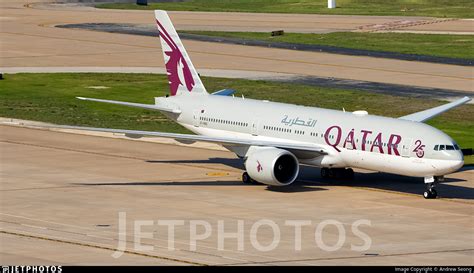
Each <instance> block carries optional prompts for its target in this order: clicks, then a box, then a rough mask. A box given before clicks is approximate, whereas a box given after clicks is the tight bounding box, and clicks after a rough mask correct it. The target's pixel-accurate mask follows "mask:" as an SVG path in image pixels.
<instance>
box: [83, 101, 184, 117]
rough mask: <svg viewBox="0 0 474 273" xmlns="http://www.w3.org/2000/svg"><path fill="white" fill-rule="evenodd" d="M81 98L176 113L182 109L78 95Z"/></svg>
mask: <svg viewBox="0 0 474 273" xmlns="http://www.w3.org/2000/svg"><path fill="white" fill-rule="evenodd" d="M77 98H78V99H80V100H88V101H97V102H105V103H111V104H117V105H124V106H131V107H137V108H144V109H150V110H158V111H165V112H171V113H175V114H180V113H181V110H180V109H178V108H176V109H172V108H168V107H163V106H160V105H156V104H141V103H133V102H123V101H116V100H103V99H93V98H84V97H77Z"/></svg>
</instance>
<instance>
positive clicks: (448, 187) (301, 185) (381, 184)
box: [79, 157, 474, 200]
mask: <svg viewBox="0 0 474 273" xmlns="http://www.w3.org/2000/svg"><path fill="white" fill-rule="evenodd" d="M146 162H148V163H174V164H180V163H181V164H222V165H226V166H229V167H232V168H236V169H241V170H243V169H244V165H243V161H242V159H239V158H219V157H213V158H209V159H202V160H147V161H146ZM319 172H320V169H319V168H316V167H311V166H301V168H300V175H299V176H298V179H297V181H295V183H293V184H291V185H289V186H286V187H275V186H266V190H267V191H271V192H280V193H292V192H293V193H296V192H307V191H322V190H327V189H325V188H321V187H320V186H326V187H337V186H356V187H362V188H367V189H379V190H386V191H393V192H402V193H410V194H422V193H423V191H424V190H425V184H424V183H423V179H422V178H416V177H405V176H400V175H392V174H386V173H378V172H373V173H357V172H356V174H355V178H354V179H353V180H342V179H322V178H321V176H320V174H319ZM465 181H466V180H463V179H456V178H446V180H445V181H444V182H442V183H440V184H439V185H438V186H437V189H438V195H439V198H456V199H470V200H472V199H474V188H470V187H464V186H460V185H455V184H454V183H456V182H465ZM79 185H83V186H248V185H246V184H243V183H242V182H241V181H179V182H122V183H120V182H116V183H115V182H111V183H82V184H79ZM256 186H265V185H256ZM318 186H319V187H318Z"/></svg>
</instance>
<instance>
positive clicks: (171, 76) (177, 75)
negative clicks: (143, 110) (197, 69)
mask: <svg viewBox="0 0 474 273" xmlns="http://www.w3.org/2000/svg"><path fill="white" fill-rule="evenodd" d="M156 24H157V26H158V30H159V32H160V37H161V39H163V41H164V42H165V43H166V44H167V45H168V49H165V48H163V51H164V52H165V55H166V56H168V60H165V62H166V72H167V73H168V80H169V82H170V90H171V96H174V95H176V93H177V92H178V88H179V87H180V86H183V87H184V86H185V87H186V89H187V90H188V91H189V92H191V91H192V90H193V87H194V85H195V82H194V79H193V75H192V74H191V70H190V69H189V65H188V63H187V62H186V59H185V58H184V56H183V54H182V53H181V50H179V47H178V45H177V44H176V43H175V42H174V41H173V39H172V38H171V35H170V34H169V33H168V31H166V29H165V28H164V27H163V25H162V24H161V23H160V22H159V21H158V20H156ZM183 82H184V84H183Z"/></svg>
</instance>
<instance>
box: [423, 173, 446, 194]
mask: <svg viewBox="0 0 474 273" xmlns="http://www.w3.org/2000/svg"><path fill="white" fill-rule="evenodd" d="M443 180H444V177H443V176H433V177H425V184H426V191H425V192H424V193H423V197H424V198H425V199H436V197H437V196H438V192H437V191H436V189H435V188H436V184H437V183H438V182H440V181H443Z"/></svg>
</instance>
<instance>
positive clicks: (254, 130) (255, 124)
mask: <svg viewBox="0 0 474 273" xmlns="http://www.w3.org/2000/svg"><path fill="white" fill-rule="evenodd" d="M258 127H259V120H258V119H254V120H253V121H252V128H251V133H252V135H254V136H258Z"/></svg>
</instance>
